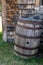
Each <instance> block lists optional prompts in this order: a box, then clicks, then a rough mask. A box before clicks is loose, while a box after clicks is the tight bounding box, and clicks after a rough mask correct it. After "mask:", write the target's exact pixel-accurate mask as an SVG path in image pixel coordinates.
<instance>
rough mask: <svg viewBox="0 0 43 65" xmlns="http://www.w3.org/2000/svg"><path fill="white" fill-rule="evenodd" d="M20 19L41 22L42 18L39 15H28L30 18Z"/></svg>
mask: <svg viewBox="0 0 43 65" xmlns="http://www.w3.org/2000/svg"><path fill="white" fill-rule="evenodd" d="M19 20H23V21H32V22H41V21H42V19H41V18H40V17H39V16H33V17H28V18H19Z"/></svg>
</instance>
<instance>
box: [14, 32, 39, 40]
mask: <svg viewBox="0 0 43 65" xmlns="http://www.w3.org/2000/svg"><path fill="white" fill-rule="evenodd" d="M15 34H16V35H17V36H19V37H22V38H27V39H40V36H26V35H21V34H18V33H16V32H15Z"/></svg>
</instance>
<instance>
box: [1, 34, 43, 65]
mask: <svg viewBox="0 0 43 65" xmlns="http://www.w3.org/2000/svg"><path fill="white" fill-rule="evenodd" d="M42 51H43V50H41V52H40V54H41V55H40V54H39V56H38V57H35V58H31V59H27V60H26V59H25V60H24V59H21V58H20V57H17V56H16V55H15V54H14V44H13V43H5V42H3V41H2V33H0V65H43V52H42Z"/></svg>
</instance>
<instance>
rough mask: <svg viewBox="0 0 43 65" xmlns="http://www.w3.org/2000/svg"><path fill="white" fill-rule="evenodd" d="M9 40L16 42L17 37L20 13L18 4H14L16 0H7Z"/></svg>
mask: <svg viewBox="0 0 43 65" xmlns="http://www.w3.org/2000/svg"><path fill="white" fill-rule="evenodd" d="M6 3H7V7H6V8H7V41H8V42H14V39H15V27H16V23H17V21H18V18H17V17H18V15H17V11H16V8H17V6H16V5H15V4H14V3H15V0H14V1H13V0H12V1H11V0H9V1H8V0H7V1H6Z"/></svg>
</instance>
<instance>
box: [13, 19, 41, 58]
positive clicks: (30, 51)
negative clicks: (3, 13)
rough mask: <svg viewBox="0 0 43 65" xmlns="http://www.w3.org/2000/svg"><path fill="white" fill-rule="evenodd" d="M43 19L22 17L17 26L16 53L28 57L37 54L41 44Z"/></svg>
mask: <svg viewBox="0 0 43 65" xmlns="http://www.w3.org/2000/svg"><path fill="white" fill-rule="evenodd" d="M41 24H42V23H41V20H34V19H33V20H32V19H30V20H29V19H24V18H21V19H20V20H19V21H18V23H17V26H16V33H15V34H16V35H15V44H14V49H15V54H16V55H19V56H20V57H22V58H28V57H31V56H34V55H36V54H37V51H38V48H39V45H40V34H41Z"/></svg>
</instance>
